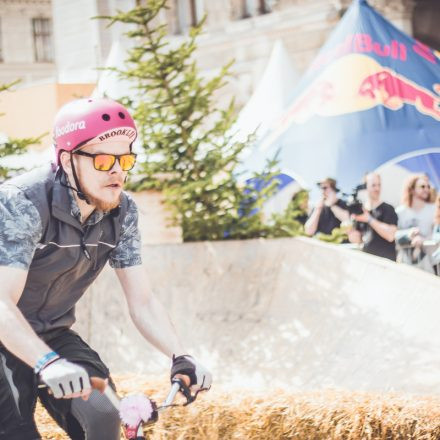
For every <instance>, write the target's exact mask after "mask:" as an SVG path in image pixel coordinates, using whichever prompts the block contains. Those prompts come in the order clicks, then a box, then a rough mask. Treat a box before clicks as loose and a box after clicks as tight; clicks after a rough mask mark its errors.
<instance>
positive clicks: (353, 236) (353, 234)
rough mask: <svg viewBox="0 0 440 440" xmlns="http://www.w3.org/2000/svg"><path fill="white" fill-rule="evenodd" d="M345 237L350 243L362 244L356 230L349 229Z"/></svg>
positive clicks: (360, 235) (359, 234) (360, 236)
mask: <svg viewBox="0 0 440 440" xmlns="http://www.w3.org/2000/svg"><path fill="white" fill-rule="evenodd" d="M347 235H348V240H349V242H350V243H362V234H361V233H360V232H359V231H358V230H357V229H350V230H349V231H348V232H347Z"/></svg>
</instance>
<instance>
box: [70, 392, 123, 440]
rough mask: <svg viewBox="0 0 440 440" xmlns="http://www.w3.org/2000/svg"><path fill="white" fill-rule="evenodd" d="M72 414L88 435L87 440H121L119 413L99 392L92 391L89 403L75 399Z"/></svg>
mask: <svg viewBox="0 0 440 440" xmlns="http://www.w3.org/2000/svg"><path fill="white" fill-rule="evenodd" d="M71 414H72V415H73V416H74V417H75V418H76V419H77V421H78V422H79V424H80V425H81V427H82V429H83V430H84V431H85V432H86V433H87V435H86V438H87V440H102V439H106V440H119V438H120V426H121V421H120V418H119V412H118V410H117V409H116V408H115V407H114V406H113V405H112V403H111V402H110V401H109V400H108V398H107V397H106V396H105V395H103V394H101V393H100V392H99V391H96V390H94V391H92V393H91V394H90V397H89V399H88V400H87V401H84V400H82V399H81V398H78V399H74V400H73V401H72V407H71Z"/></svg>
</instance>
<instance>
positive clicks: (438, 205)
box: [431, 194, 440, 275]
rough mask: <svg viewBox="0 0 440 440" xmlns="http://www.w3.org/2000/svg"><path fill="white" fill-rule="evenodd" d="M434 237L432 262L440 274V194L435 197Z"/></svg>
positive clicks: (435, 271)
mask: <svg viewBox="0 0 440 440" xmlns="http://www.w3.org/2000/svg"><path fill="white" fill-rule="evenodd" d="M432 239H433V241H434V242H435V245H436V250H435V252H434V253H433V254H432V261H431V262H432V264H433V268H434V273H435V274H436V275H440V246H439V244H440V194H438V195H437V197H436V199H435V211H434V228H433V230H432Z"/></svg>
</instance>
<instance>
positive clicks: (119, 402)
mask: <svg viewBox="0 0 440 440" xmlns="http://www.w3.org/2000/svg"><path fill="white" fill-rule="evenodd" d="M171 384H172V385H171V389H170V391H169V393H168V395H167V397H166V398H165V400H164V402H163V403H162V405H161V406H159V407H157V406H156V403H155V402H154V401H152V400H151V399H149V398H148V397H147V396H144V395H140V396H126V397H123V398H120V397H119V396H118V395H117V394H116V392H115V391H114V390H113V388H111V387H110V386H109V385H108V380H107V379H102V378H100V377H90V385H91V387H92V389H94V390H97V391H99V392H100V393H102V394H104V395H105V396H106V397H107V398H108V399H109V401H110V402H111V404H112V405H113V406H114V407H115V409H116V410H117V411H118V413H119V415H120V417H121V420H122V421H124V415H123V413H124V411H127V409H126V408H127V406H128V407H129V406H130V403H131V402H130V403H129V400H130V398H133V397H138V398H139V400H137V402H138V404H140V405H147V406H148V407H149V409H151V411H150V413H151V414H150V417H149V419H148V420H143V419H142V420H140V421H139V425H138V426H136V427H131V426H130V427H129V426H127V425H125V426H124V427H125V431H126V436H127V438H131V439H144V438H145V437H143V426H144V425H147V424H150V423H154V422H156V421H157V419H158V414H159V413H162V412H163V411H165V410H166V409H167V408H170V407H172V406H178V405H176V404H174V400H175V399H176V396H177V394H178V393H179V391H180V392H181V393H182V394H183V395H184V396H185V398H186V403H184V404H183V406H186V405H189V404H190V403H192V402H194V400H196V398H197V394H198V393H195V394H194V395H192V394H191V390H190V388H189V387H188V386H187V385H186V383H185V381H184V379H183V378H180V377H179V378H173V380H172V381H171ZM38 386H39V388H42V387H46V385H45V384H40V385H38ZM126 404H128V405H126Z"/></svg>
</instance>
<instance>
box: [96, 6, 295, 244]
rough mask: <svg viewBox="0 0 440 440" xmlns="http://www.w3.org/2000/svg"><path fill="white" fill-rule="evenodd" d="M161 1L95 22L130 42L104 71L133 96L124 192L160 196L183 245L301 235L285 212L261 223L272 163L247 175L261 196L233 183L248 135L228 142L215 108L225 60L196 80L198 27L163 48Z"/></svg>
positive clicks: (225, 122)
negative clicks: (129, 174)
mask: <svg viewBox="0 0 440 440" xmlns="http://www.w3.org/2000/svg"><path fill="white" fill-rule="evenodd" d="M166 3H167V2H166V0H148V1H147V2H145V4H142V5H138V6H137V7H136V8H134V9H132V10H131V11H128V12H118V13H117V14H116V15H115V16H112V17H99V18H103V19H107V20H109V22H110V25H111V24H114V23H118V22H119V23H124V24H126V25H127V26H128V29H129V30H128V31H127V32H126V35H127V36H128V37H129V38H130V39H131V40H132V42H133V47H132V48H131V50H129V55H128V59H127V60H126V61H127V63H126V66H125V67H124V69H123V70H119V69H112V70H114V71H116V72H117V73H118V74H119V76H120V77H121V79H123V80H129V81H130V82H131V84H132V85H133V90H134V95H136V96H137V97H138V98H136V99H132V98H128V97H125V98H123V99H122V102H123V103H124V104H125V105H128V106H130V107H131V109H132V111H133V116H134V118H135V120H136V122H137V125H138V129H139V132H140V138H141V140H142V148H143V152H144V153H145V160H143V161H141V163H140V164H139V165H138V166H137V168H136V172H137V174H136V175H135V176H134V178H133V179H131V180H130V182H129V185H128V187H129V189H132V190H143V189H149V188H156V189H160V190H162V191H163V192H164V194H165V197H166V203H167V206H168V207H169V208H170V210H171V219H172V222H173V223H174V224H175V225H179V226H181V228H182V231H183V239H184V240H185V241H194V240H221V239H241V238H253V237H275V236H277V237H278V236H293V235H297V234H298V233H300V232H301V231H302V229H301V225H300V224H299V223H298V222H297V221H296V220H295V217H294V216H292V215H293V214H294V213H293V212H292V211H291V210H290V211H289V210H288V211H286V213H285V214H284V215H278V216H274V217H273V218H272V219H268V220H266V221H265V219H264V218H263V213H262V209H261V208H262V206H263V203H264V201H265V200H267V199H268V198H269V197H270V196H271V195H273V193H274V192H275V191H276V185H277V181H276V180H274V176H275V175H276V174H277V172H278V171H277V169H276V161H269V162H268V164H267V166H266V168H265V169H264V170H263V171H262V172H261V173H259V174H256V175H255V177H256V178H259V179H261V180H262V181H263V182H264V183H263V184H262V186H263V190H262V191H260V192H258V191H256V190H255V189H254V188H253V187H252V186H251V185H247V186H246V185H244V184H240V183H239V179H238V176H237V174H236V172H235V169H236V167H237V165H238V163H239V158H240V155H241V153H242V151H243V149H244V148H245V147H247V146H248V145H249V143H250V142H252V137H249V139H248V140H247V141H246V142H238V141H236V140H234V136H233V135H234V134H233V133H232V130H231V127H232V126H233V124H234V122H235V118H236V113H237V111H236V109H235V106H234V101H233V99H232V100H231V101H230V102H229V105H227V106H226V108H223V109H220V108H217V96H218V91H219V89H221V88H222V87H223V86H224V85H225V84H226V81H227V78H228V76H229V75H230V67H231V64H232V62H231V63H229V64H227V65H226V66H224V67H223V68H221V69H220V71H219V72H218V73H217V74H216V75H214V76H212V77H209V78H207V77H203V76H202V75H201V74H200V72H199V70H198V67H197V65H196V63H195V61H194V60H193V54H194V51H195V50H196V48H197V45H196V39H197V37H198V36H199V35H200V33H201V30H202V26H203V21H202V22H201V23H200V24H199V25H198V26H197V27H195V28H192V29H191V31H190V33H189V35H188V37H187V38H185V39H184V41H183V42H181V43H179V44H171V42H170V41H169V39H168V31H167V26H166V25H163V24H160V23H159V21H158V14H159V12H160V11H161V10H162V9H163V8H165V7H166ZM289 209H291V208H289Z"/></svg>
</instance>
